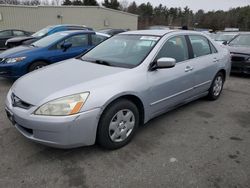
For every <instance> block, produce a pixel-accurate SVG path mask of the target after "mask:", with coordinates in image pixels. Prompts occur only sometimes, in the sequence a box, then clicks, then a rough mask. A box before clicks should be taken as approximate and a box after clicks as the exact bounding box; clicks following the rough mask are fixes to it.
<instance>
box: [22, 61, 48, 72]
mask: <svg viewBox="0 0 250 188" xmlns="http://www.w3.org/2000/svg"><path fill="white" fill-rule="evenodd" d="M38 61H43V62H45V63H47V64H48V65H50V64H51V62H50V61H48V60H46V59H42V58H39V59H34V60H32V61H31V62H30V63H29V64H28V65H27V67H26V71H27V72H29V68H30V66H31V65H32V64H33V63H35V62H38Z"/></svg>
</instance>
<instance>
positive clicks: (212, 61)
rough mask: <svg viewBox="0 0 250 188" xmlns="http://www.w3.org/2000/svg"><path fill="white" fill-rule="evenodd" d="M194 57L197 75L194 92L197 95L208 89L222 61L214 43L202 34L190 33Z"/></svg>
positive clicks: (195, 73)
mask: <svg viewBox="0 0 250 188" xmlns="http://www.w3.org/2000/svg"><path fill="white" fill-rule="evenodd" d="M189 40H190V44H191V47H192V51H193V56H194V59H193V60H192V65H193V73H194V77H195V88H194V93H195V94H196V95H198V94H200V93H202V92H205V91H207V90H208V89H209V88H210V85H211V83H212V80H213V78H214V76H215V74H216V72H217V70H218V62H219V61H220V59H219V56H218V52H217V50H216V48H215V47H214V46H213V44H212V43H211V42H210V41H209V40H208V39H207V38H206V37H205V36H202V35H189Z"/></svg>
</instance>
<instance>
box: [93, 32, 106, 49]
mask: <svg viewBox="0 0 250 188" xmlns="http://www.w3.org/2000/svg"><path fill="white" fill-rule="evenodd" d="M106 38H107V37H105V36H102V35H91V39H92V45H94V46H96V45H97V44H99V43H101V42H102V41H104V40H105V39H106Z"/></svg>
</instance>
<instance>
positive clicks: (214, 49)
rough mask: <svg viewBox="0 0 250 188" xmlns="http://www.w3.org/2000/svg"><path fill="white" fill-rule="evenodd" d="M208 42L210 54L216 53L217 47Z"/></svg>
mask: <svg viewBox="0 0 250 188" xmlns="http://www.w3.org/2000/svg"><path fill="white" fill-rule="evenodd" d="M209 44H210V47H211V51H212V54H214V53H217V52H218V51H217V49H216V48H215V47H214V45H213V44H212V43H211V42H209Z"/></svg>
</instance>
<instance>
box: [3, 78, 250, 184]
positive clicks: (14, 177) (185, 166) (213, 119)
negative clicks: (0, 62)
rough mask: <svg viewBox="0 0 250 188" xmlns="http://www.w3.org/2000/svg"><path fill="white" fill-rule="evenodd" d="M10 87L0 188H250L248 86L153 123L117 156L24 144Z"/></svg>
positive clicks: (230, 84)
mask: <svg viewBox="0 0 250 188" xmlns="http://www.w3.org/2000/svg"><path fill="white" fill-rule="evenodd" d="M11 85H12V82H11V81H8V80H6V79H0V156H1V158H0V187H3V188H7V187H25V188H26V187H35V186H36V187H60V188H61V187H84V188H85V187H109V188H111V187H115V188H117V187H138V188H139V187H170V188H175V187H178V188H180V187H185V188H189V187H190V188H194V187H201V188H203V187H205V188H206V187H215V188H243V187H244V188H249V187H250V78H245V77H236V76H233V77H231V78H230V79H229V80H228V81H227V83H226V85H225V89H224V91H223V93H222V96H221V97H220V99H219V100H217V101H215V102H209V101H206V100H205V99H200V100H198V101H195V102H192V103H190V104H188V105H185V106H183V107H181V108H179V109H176V110H174V111H171V112H168V113H166V114H164V115H162V116H160V117H158V118H155V119H154V120H151V121H150V122H149V123H147V125H146V126H144V127H142V128H140V130H139V131H138V134H137V135H136V137H135V138H134V140H133V141H132V142H131V143H130V144H129V145H128V146H126V147H124V148H122V149H119V150H115V151H105V150H102V149H101V148H99V147H98V146H91V147H82V148H77V149H72V150H59V149H53V148H49V147H45V146H42V145H39V144H35V143H33V142H30V141H29V140H27V139H25V138H24V137H23V136H22V135H21V134H20V133H18V132H17V130H16V129H15V128H14V127H13V126H12V125H11V123H10V122H9V121H8V120H7V118H6V116H5V112H4V100H5V96H6V93H7V90H8V89H9V88H10V87H11Z"/></svg>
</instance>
